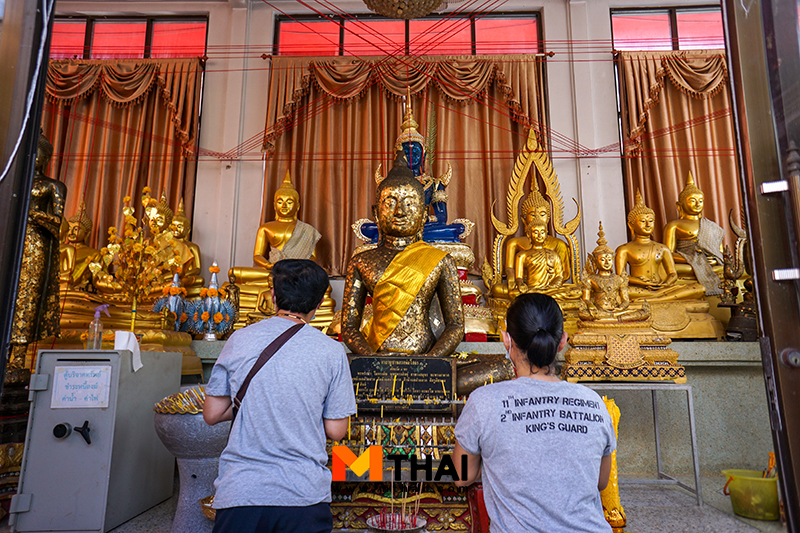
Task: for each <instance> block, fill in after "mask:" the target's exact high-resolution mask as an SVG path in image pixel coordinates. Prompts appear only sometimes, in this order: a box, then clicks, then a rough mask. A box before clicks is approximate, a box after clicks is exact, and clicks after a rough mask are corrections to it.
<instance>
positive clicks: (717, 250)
mask: <svg viewBox="0 0 800 533" xmlns="http://www.w3.org/2000/svg"><path fill="white" fill-rule="evenodd" d="M703 202H704V195H703V191H701V190H700V189H699V188H698V187H697V186H696V185H695V183H694V177H693V176H692V173H691V172H689V176H688V178H687V179H686V186H685V187H684V188H683V190H682V191H681V193H680V195H679V196H678V202H677V203H676V205H677V207H678V217H679V218H678V219H677V220H673V221H671V222H669V223H668V224H667V225H666V226H664V244H665V245H666V246H667V248H669V249H670V251H672V252H673V254H674V257H675V267H676V272H677V274H678V276H679V277H682V278H689V279H697V281H699V282H700V283H702V284H703V286H704V287H705V289H706V294H708V295H716V294H722V289H721V288H720V286H719V284H720V276H719V274H718V273H721V272H722V268H723V266H722V264H723V260H722V241H723V237H724V230H723V229H722V227H720V226H719V225H718V224H717V223H716V222H713V221H711V220H709V219H707V218H705V217H704V216H703Z"/></svg>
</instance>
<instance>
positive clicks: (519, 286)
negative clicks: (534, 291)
mask: <svg viewBox="0 0 800 533" xmlns="http://www.w3.org/2000/svg"><path fill="white" fill-rule="evenodd" d="M516 285H517V290H518V291H519V292H520V293H522V294H525V293H526V292H529V291H530V288H528V285H527V283H525V282H524V281H522V280H519V281H518V282H517V283H516ZM509 288H512V287H511V285H510V284H509Z"/></svg>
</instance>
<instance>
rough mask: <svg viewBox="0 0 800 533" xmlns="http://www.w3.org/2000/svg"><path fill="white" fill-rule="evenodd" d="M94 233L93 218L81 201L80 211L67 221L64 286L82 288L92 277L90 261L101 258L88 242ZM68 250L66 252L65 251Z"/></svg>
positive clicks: (63, 261)
mask: <svg viewBox="0 0 800 533" xmlns="http://www.w3.org/2000/svg"><path fill="white" fill-rule="evenodd" d="M91 233H92V219H90V218H89V215H88V214H87V213H86V204H85V203H84V202H81V205H80V207H79V208H78V212H77V213H76V214H75V215H73V216H71V217H70V218H69V220H68V221H67V231H66V235H65V236H64V238H63V240H62V242H63V244H62V261H61V282H62V286H63V287H64V288H76V289H82V288H85V287H86V285H87V284H88V283H89V281H91V279H92V273H91V271H90V270H89V263H92V262H94V261H99V260H100V252H99V251H98V250H96V249H94V248H92V247H91V246H88V245H87V244H86V241H87V240H88V238H89V236H90V235H91ZM65 252H66V253H65Z"/></svg>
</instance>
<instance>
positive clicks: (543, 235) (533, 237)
mask: <svg viewBox="0 0 800 533" xmlns="http://www.w3.org/2000/svg"><path fill="white" fill-rule="evenodd" d="M526 230H527V231H526V232H525V233H527V235H528V238H529V239H530V241H531V244H532V245H533V247H534V248H542V247H543V246H544V243H545V240H546V239H547V224H545V223H544V222H543V221H542V220H540V219H538V218H534V220H533V221H532V222H531V223H530V224H528V225H527V226H526Z"/></svg>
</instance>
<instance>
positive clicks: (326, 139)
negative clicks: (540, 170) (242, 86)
mask: <svg viewBox="0 0 800 533" xmlns="http://www.w3.org/2000/svg"><path fill="white" fill-rule="evenodd" d="M543 72H544V66H543V61H542V60H541V59H540V58H536V57H532V56H496V57H491V56H490V57H481V58H476V57H474V56H465V57H428V58H424V59H413V60H412V59H394V58H392V59H389V60H386V59H377V58H376V59H374V60H361V59H353V58H317V59H309V58H300V59H298V58H275V59H273V63H272V76H271V79H270V88H269V91H270V92H269V99H268V102H269V103H268V109H267V128H266V132H265V138H264V147H265V149H266V151H267V153H268V161H267V166H266V180H265V189H264V204H263V205H264V208H263V213H262V219H263V220H264V221H266V220H270V219H272V218H273V217H274V209H273V206H272V196H273V194H274V192H275V190H276V189H277V188H278V187H279V185H280V182H281V180H282V179H283V177H284V174H285V173H286V170H287V169H289V170H290V171H291V173H292V177H293V181H294V184H295V187H296V188H297V189H298V191H299V192H300V204H301V209H300V215H299V216H300V219H301V220H303V221H305V222H307V223H309V224H311V225H312V226H314V227H316V228H317V229H318V230H319V231H320V232H321V233H322V235H323V237H322V240H321V241H320V243H319V245H318V248H317V258H318V261H319V262H320V264H321V265H322V266H323V267H324V268H325V269H327V270H328V271H329V273H330V274H331V275H343V274H344V272H345V268H346V265H347V262H348V260H349V258H350V256H351V255H352V253H353V250H354V249H355V248H356V247H357V246H358V245H359V244H361V242H362V241H360V240H359V239H358V238H357V237H356V236H355V234H354V233H353V231H352V229H351V228H350V225H351V224H352V223H353V222H355V221H356V220H358V219H361V218H370V219H373V216H372V212H371V206H372V204H373V203H374V197H375V189H376V183H375V179H374V175H375V171H376V169H377V167H378V165H379V164H383V166H384V167H383V172H384V173H385V172H386V171H387V169H386V166H387V165H391V161H392V160H393V158H394V142H395V139H396V138H397V136H398V135H399V133H400V124H401V122H402V114H403V113H402V103H401V100H402V96H404V95H405V94H406V87H410V88H411V92H412V106H413V110H414V116H415V118H416V120H417V122H418V123H419V125H420V126H419V128H418V129H419V131H420V133H422V134H423V135H426V132H427V130H428V118H429V116H430V117H435V127H436V130H437V132H438V133H437V143H436V162H435V164H434V167H433V169H428V168H426V170H427V171H428V173H432V174H435V175H436V176H440V175H442V174H444V172H445V171H446V168H447V167H446V164H447V163H448V162H449V163H450V164H451V165H452V167H453V176H452V179H451V181H450V184H449V185H448V187H447V194H448V196H449V201H448V203H447V209H448V221H452V220H453V219H456V218H468V219H470V220H472V221H473V222H475V224H476V226H475V229H474V231H473V233H472V235H470V236H469V237H468V238H467V240H466V242H467V244H469V245H470V246H471V247H472V250H473V252H474V253H475V256H476V264H475V267H474V268H473V273H478V272H479V269H480V265H481V264H482V263H483V260H484V258H488V257H490V250H491V243H492V239H493V236H494V234H495V231H494V228H493V227H492V225H491V221H490V217H489V213H490V212H491V209H492V202H493V201H495V200H496V201H498V205H499V206H501V207H496V208H495V210H496V214H497V215H498V216H501V215H502V213H503V211H504V208H503V207H502V206H503V205H504V201H505V197H506V188H507V185H508V180H509V178H510V177H511V172H512V170H513V167H514V161H515V159H516V155H517V152H518V151H519V149H520V148H521V147H522V146H523V145H524V143H525V138H526V127H527V125H530V124H534V125H536V127H539V125H540V124H543V123H544V122H545V111H544V110H545V105H544V95H543V90H542V87H543ZM431 171H432V172H431Z"/></svg>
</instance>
